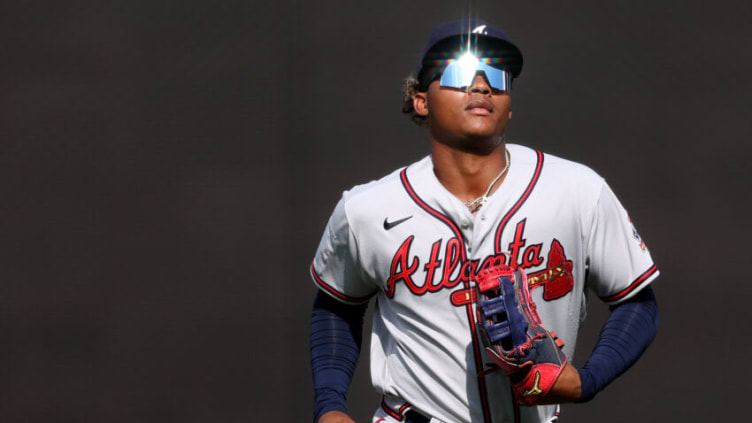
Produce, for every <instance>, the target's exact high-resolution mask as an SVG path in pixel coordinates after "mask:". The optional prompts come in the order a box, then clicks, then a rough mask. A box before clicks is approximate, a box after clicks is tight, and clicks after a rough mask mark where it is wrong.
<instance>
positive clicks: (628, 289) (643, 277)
mask: <svg viewBox="0 0 752 423" xmlns="http://www.w3.org/2000/svg"><path fill="white" fill-rule="evenodd" d="M657 271H658V266H656V265H655V264H654V265H653V266H652V267H651V268H650V269H648V270H646V271H645V272H644V273H643V274H641V275H640V276H638V277H637V279H635V280H634V282H632V283H631V284H629V286H628V287H626V289H624V290H623V291H621V292H619V293H618V294H615V295H612V296H610V297H601V299H602V300H603V301H605V302H611V301H616V300H618V299H619V298H623V297H624V296H625V295H627V294H629V293H630V292H632V291H634V290H635V288H637V287H638V286H640V284H642V283H643V282H645V280H646V279H648V278H649V277H651V276H652V275H654V274H655V272H657Z"/></svg>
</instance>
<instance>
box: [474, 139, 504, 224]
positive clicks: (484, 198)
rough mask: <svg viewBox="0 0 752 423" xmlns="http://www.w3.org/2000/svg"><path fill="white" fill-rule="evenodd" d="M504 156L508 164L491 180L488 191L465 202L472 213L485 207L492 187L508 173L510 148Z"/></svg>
mask: <svg viewBox="0 0 752 423" xmlns="http://www.w3.org/2000/svg"><path fill="white" fill-rule="evenodd" d="M504 158H505V159H506V162H507V165H506V166H504V169H501V172H500V173H499V175H498V176H497V177H496V178H494V180H493V181H491V185H489V186H488V189H487V190H486V193H485V194H483V195H481V196H480V197H478V198H476V199H475V200H473V201H468V202H467V203H465V206H466V207H467V208H468V209H469V210H470V213H475V212H476V211H478V210H479V209H480V208H481V207H483V205H484V204H486V201H487V200H488V194H489V193H490V192H491V188H493V186H494V184H496V183H497V182H499V179H501V177H502V176H504V174H505V173H507V170H509V163H510V160H509V150H506V149H504Z"/></svg>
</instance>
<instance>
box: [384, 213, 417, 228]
mask: <svg viewBox="0 0 752 423" xmlns="http://www.w3.org/2000/svg"><path fill="white" fill-rule="evenodd" d="M411 217H412V216H407V217H405V218H403V219H400V220H395V221H394V222H389V221H387V220H386V219H387V218H386V217H385V218H384V230H387V231H388V230H389V229H392V228H393V227H395V226H397V225H399V224H400V223H402V222H404V221H406V220H408V219H410V218H411Z"/></svg>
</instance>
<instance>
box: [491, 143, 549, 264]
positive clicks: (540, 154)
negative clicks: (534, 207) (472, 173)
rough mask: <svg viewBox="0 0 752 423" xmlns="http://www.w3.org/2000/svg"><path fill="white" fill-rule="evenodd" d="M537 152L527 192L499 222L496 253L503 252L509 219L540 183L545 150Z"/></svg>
mask: <svg viewBox="0 0 752 423" xmlns="http://www.w3.org/2000/svg"><path fill="white" fill-rule="evenodd" d="M535 153H536V154H537V155H538V162H537V163H536V164H535V172H534V173H533V179H531V180H530V183H529V184H527V188H525V192H523V193H522V196H520V199H519V200H517V202H516V203H515V204H514V206H512V208H511V209H509V211H508V212H507V214H505V215H504V217H503V218H502V219H501V222H500V223H499V228H498V229H496V240H495V242H494V248H495V249H496V251H495V252H496V254H500V253H501V252H502V250H503V249H502V248H501V233H502V232H504V228H505V227H506V226H507V223H509V220H510V219H511V218H512V216H513V215H514V214H515V213H517V210H519V209H520V207H522V204H523V203H525V201H526V200H527V199H528V197H529V196H530V193H531V192H533V188H535V184H537V183H538V179H539V178H540V173H541V169H543V152H542V151H540V150H536V151H535Z"/></svg>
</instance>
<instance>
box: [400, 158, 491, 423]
mask: <svg viewBox="0 0 752 423" xmlns="http://www.w3.org/2000/svg"><path fill="white" fill-rule="evenodd" d="M400 179H401V180H402V186H403V187H405V191H407V194H408V195H409V196H410V198H412V200H413V201H414V202H415V204H417V205H418V207H420V208H422V209H423V210H425V211H426V212H428V214H430V215H431V216H433V217H435V218H437V219H439V220H440V221H441V222H443V223H444V224H445V225H447V226H449V229H451V230H452V232H454V236H456V237H457V239H458V240H459V241H460V242H462V249H461V250H460V253H461V258H462V263H464V262H465V261H467V255H466V254H465V250H466V248H467V245H466V244H465V239H464V238H463V237H462V232H460V230H459V228H458V227H457V225H456V224H455V223H454V222H453V221H452V219H450V218H449V217H448V216H445V215H443V214H441V213H439V212H438V211H436V210H434V209H433V208H431V207H430V206H429V205H428V204H426V202H425V201H423V200H422V199H421V198H420V197H418V194H416V193H415V190H413V187H412V186H411V185H410V182H409V181H408V180H407V168H405V169H402V171H401V172H400ZM464 285H465V289H470V280H469V279H468V280H466V281H465V282H464ZM465 309H466V311H467V320H468V322H470V333H471V334H472V336H471V339H472V340H473V352H474V353H475V368H476V369H483V359H482V358H481V355H480V354H481V353H480V346H479V345H478V340H477V339H476V336H475V319H474V318H473V305H472V303H468V304H467V305H466V306H465ZM479 373H480V372H479ZM478 389H479V390H480V402H481V405H482V406H483V421H484V422H486V423H491V413H490V411H489V408H488V392H486V379H485V377H484V376H483V375H482V374H479V375H478Z"/></svg>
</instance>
